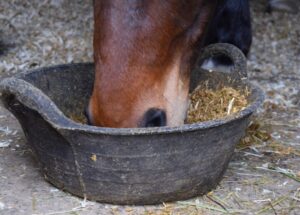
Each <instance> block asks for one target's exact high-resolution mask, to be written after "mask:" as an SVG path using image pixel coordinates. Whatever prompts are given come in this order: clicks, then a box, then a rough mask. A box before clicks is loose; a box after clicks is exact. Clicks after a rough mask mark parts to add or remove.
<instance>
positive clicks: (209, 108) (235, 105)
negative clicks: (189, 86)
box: [186, 87, 248, 123]
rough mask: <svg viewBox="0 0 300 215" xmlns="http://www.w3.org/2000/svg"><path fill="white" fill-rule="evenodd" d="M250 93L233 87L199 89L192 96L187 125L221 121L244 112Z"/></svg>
mask: <svg viewBox="0 0 300 215" xmlns="http://www.w3.org/2000/svg"><path fill="white" fill-rule="evenodd" d="M247 95H248V92H245V93H241V92H240V91H238V90H236V89H233V88H232V87H223V88H221V89H218V90H211V89H208V88H207V87H197V88H196V89H195V90H194V91H193V92H192V93H191V95H190V100H191V103H190V106H189V110H188V114H187V120H186V122H187V123H196V122H203V121H209V120H214V119H219V118H222V117H225V116H228V115H230V114H233V113H236V112H238V111H241V110H243V109H244V108H245V107H246V106H247Z"/></svg>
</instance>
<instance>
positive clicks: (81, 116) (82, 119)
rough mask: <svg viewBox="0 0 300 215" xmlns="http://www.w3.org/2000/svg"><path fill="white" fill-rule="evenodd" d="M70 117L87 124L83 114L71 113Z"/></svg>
mask: <svg viewBox="0 0 300 215" xmlns="http://www.w3.org/2000/svg"><path fill="white" fill-rule="evenodd" d="M68 117H69V118H70V119H71V120H73V121H74V122H77V123H81V124H87V120H86V117H85V116H84V115H83V114H70V115H68Z"/></svg>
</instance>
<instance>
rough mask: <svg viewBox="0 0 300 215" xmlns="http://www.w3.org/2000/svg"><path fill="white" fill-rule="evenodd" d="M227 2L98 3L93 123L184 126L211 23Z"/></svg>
mask: <svg viewBox="0 0 300 215" xmlns="http://www.w3.org/2000/svg"><path fill="white" fill-rule="evenodd" d="M227 1H232V0H227ZM227 1H226V0H189V1H185V0H164V1H161V0H94V61H95V82H94V87H93V92H92V95H91V98H90V101H89V105H88V108H87V111H86V114H87V118H88V121H89V123H90V124H92V125H96V126H103V127H115V128H119V127H125V128H126V127H127V128H128V127H157V126H178V125H181V124H183V123H184V119H185V117H186V111H187V107H188V90H189V78H190V69H191V67H192V66H193V64H194V63H195V57H196V56H197V55H198V54H199V53H198V50H199V49H200V48H201V47H202V46H203V45H204V43H205V41H204V38H205V37H204V36H205V32H206V27H207V26H208V24H209V21H210V20H213V18H214V17H218V16H216V14H215V9H216V8H218V7H220V5H222V4H227V3H226V2H227ZM240 1H245V0H240ZM218 19H219V20H221V19H222V17H221V18H220V17H219V18H218ZM212 23H214V22H212ZM217 23H218V21H217ZM211 29H214V28H211ZM215 30H216V29H215ZM208 36H209V35H208ZM206 38H208V37H206ZM206 40H207V39H206Z"/></svg>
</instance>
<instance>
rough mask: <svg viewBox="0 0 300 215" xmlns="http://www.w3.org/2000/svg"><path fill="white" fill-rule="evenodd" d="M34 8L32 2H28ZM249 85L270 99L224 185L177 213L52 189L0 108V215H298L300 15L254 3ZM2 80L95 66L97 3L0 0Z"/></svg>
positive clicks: (171, 207) (172, 208)
mask: <svg viewBox="0 0 300 215" xmlns="http://www.w3.org/2000/svg"><path fill="white" fill-rule="evenodd" d="M29 2H30V3H29ZM251 10H252V17H253V31H254V39H253V46H252V50H251V54H250V56H249V62H248V66H249V67H248V69H249V77H250V80H251V81H252V82H254V83H256V84H258V85H259V86H261V88H262V89H263V90H264V91H265V93H266V101H265V104H264V106H263V107H262V108H261V109H260V110H259V113H258V114H256V116H254V117H253V125H252V126H251V128H250V129H249V132H248V135H247V137H246V139H244V141H242V143H241V144H240V145H239V146H238V147H237V148H236V151H235V154H234V156H233V159H232V161H231V162H230V164H229V168H228V170H227V172H226V174H225V177H224V179H223V180H222V181H221V183H220V185H219V186H218V187H217V188H216V189H215V190H213V191H212V192H210V193H209V194H207V195H205V196H202V197H198V198H194V199H190V200H187V201H180V202H176V203H172V204H164V205H156V206H147V207H142V206H140V207H134V206H126V207H125V206H115V205H108V204H100V203H96V202H90V201H83V200H82V199H80V198H77V197H74V196H72V195H70V194H68V193H64V192H62V191H60V190H57V189H56V188H55V187H53V186H52V185H50V184H48V183H47V182H46V181H45V180H44V178H43V175H42V174H41V172H40V171H39V169H38V166H37V164H36V162H35V160H34V159H33V157H32V154H31V152H30V151H29V149H28V147H27V146H26V140H25V137H24V134H23V133H22V130H21V128H20V126H19V124H18V122H17V121H16V119H15V118H14V117H13V116H12V115H11V114H10V113H9V112H8V111H7V110H5V109H4V108H3V107H2V106H0V214H3V215H24V214H36V215H37V214H45V215H50V214H51V215H52V214H161V215H167V214H223V213H234V214H295V215H296V214H300V165H299V163H300V45H299V41H300V24H299V20H300V13H298V14H287V13H281V12H274V13H272V14H268V13H265V12H264V11H265V5H264V1H260V0H253V1H251ZM1 40H2V41H3V42H4V43H5V44H7V45H8V48H7V50H4V54H3V55H2V56H0V76H1V77H6V76H8V75H12V74H14V73H17V72H19V71H22V70H25V69H32V68H38V67H43V66H50V65H56V64H61V63H71V62H88V61H92V1H91V0H89V1H80V0H73V1H68V0H43V1H40V0H31V1H22V0H10V1H5V0H0V41H1Z"/></svg>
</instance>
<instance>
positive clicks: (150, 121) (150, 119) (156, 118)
mask: <svg viewBox="0 0 300 215" xmlns="http://www.w3.org/2000/svg"><path fill="white" fill-rule="evenodd" d="M166 124H167V116H166V112H165V111H164V110H161V109H158V108H150V109H149V110H148V111H147V112H146V113H145V114H144V118H143V121H142V123H141V127H160V126H166Z"/></svg>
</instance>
